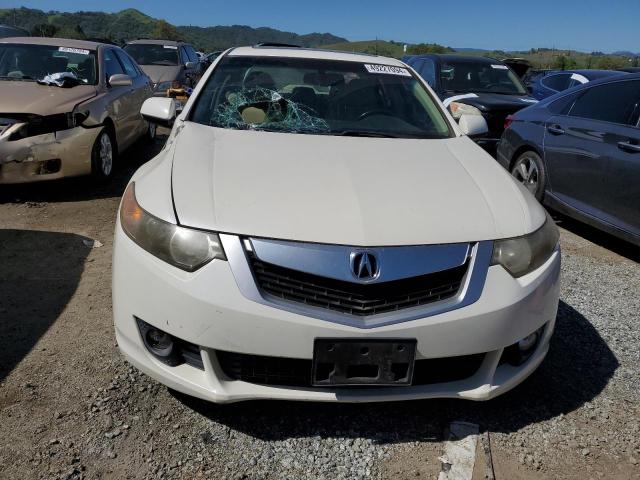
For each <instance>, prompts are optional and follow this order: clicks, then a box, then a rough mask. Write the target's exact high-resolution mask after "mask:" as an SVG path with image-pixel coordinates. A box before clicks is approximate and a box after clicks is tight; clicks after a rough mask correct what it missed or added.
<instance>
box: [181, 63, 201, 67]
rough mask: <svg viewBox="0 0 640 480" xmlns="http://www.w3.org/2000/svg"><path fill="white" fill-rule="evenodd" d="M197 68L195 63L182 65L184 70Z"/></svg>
mask: <svg viewBox="0 0 640 480" xmlns="http://www.w3.org/2000/svg"><path fill="white" fill-rule="evenodd" d="M197 66H198V63H197V62H187V63H185V64H184V67H185V68H196V67H197Z"/></svg>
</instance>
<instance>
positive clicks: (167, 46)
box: [163, 45, 178, 50]
mask: <svg viewBox="0 0 640 480" xmlns="http://www.w3.org/2000/svg"><path fill="white" fill-rule="evenodd" d="M163 47H164V48H170V49H171V50H177V49H178V47H176V46H175V45H163Z"/></svg>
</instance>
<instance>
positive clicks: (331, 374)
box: [312, 338, 416, 387]
mask: <svg viewBox="0 0 640 480" xmlns="http://www.w3.org/2000/svg"><path fill="white" fill-rule="evenodd" d="M415 355H416V340H413V339H409V340H407V339H371V340H362V339H337V338H317V339H316V340H315V342H314V346H313V368H312V384H313V385H314V386H317V387H323V386H324V387H335V386H346V385H349V386H354V385H359V386H378V387H379V386H407V385H411V380H412V378H413V365H414V362H415Z"/></svg>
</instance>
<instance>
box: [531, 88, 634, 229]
mask: <svg viewBox="0 0 640 480" xmlns="http://www.w3.org/2000/svg"><path fill="white" fill-rule="evenodd" d="M639 93H640V80H635V81H618V82H611V83H607V84H603V85H596V86H594V87H592V88H589V89H586V90H584V91H583V92H581V94H580V95H579V96H578V97H577V98H576V100H575V102H574V103H573V105H572V106H571V108H570V109H569V110H568V113H567V114H566V115H555V116H553V117H551V118H549V119H548V120H547V122H546V124H545V128H546V133H545V138H544V145H543V150H544V160H545V164H546V167H547V174H548V175H547V177H548V181H549V188H550V191H551V193H552V194H553V195H554V196H555V197H556V198H558V199H559V200H560V201H562V202H563V203H565V204H567V205H569V206H571V207H573V208H575V209H577V210H579V211H581V212H583V213H585V214H587V215H590V216H592V217H596V218H599V219H601V220H604V221H606V222H607V223H610V224H614V225H617V224H620V223H621V222H623V223H624V222H625V220H624V218H627V221H628V220H629V219H630V218H631V219H632V218H633V217H634V214H633V212H632V211H630V210H629V209H631V210H633V209H634V208H635V212H636V213H635V215H637V211H638V197H637V193H638V187H637V185H638V182H640V179H638V173H637V167H638V162H639V161H640V146H638V145H640V135H639V134H638V130H637V128H636V127H633V126H631V125H630V122H632V121H633V119H634V118H635V117H634V115H635V116H637V113H635V112H636V111H637V107H636V104H637V101H638V95H639ZM636 121H637V120H636ZM622 173H624V174H625V175H626V176H627V178H621V177H620V174H622ZM634 176H635V177H634ZM634 178H635V184H634V185H632V183H633V182H632V179H634ZM634 198H635V200H634ZM623 202H631V204H630V206H627V205H624V204H623Z"/></svg>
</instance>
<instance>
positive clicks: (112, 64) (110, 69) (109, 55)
mask: <svg viewBox="0 0 640 480" xmlns="http://www.w3.org/2000/svg"><path fill="white" fill-rule="evenodd" d="M103 61H104V74H105V77H106V79H107V80H109V77H111V75H117V74H118V73H124V69H123V68H122V65H120V62H119V61H118V59H117V58H116V55H115V52H114V51H113V50H112V49H111V48H108V49H106V50H104V53H103Z"/></svg>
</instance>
